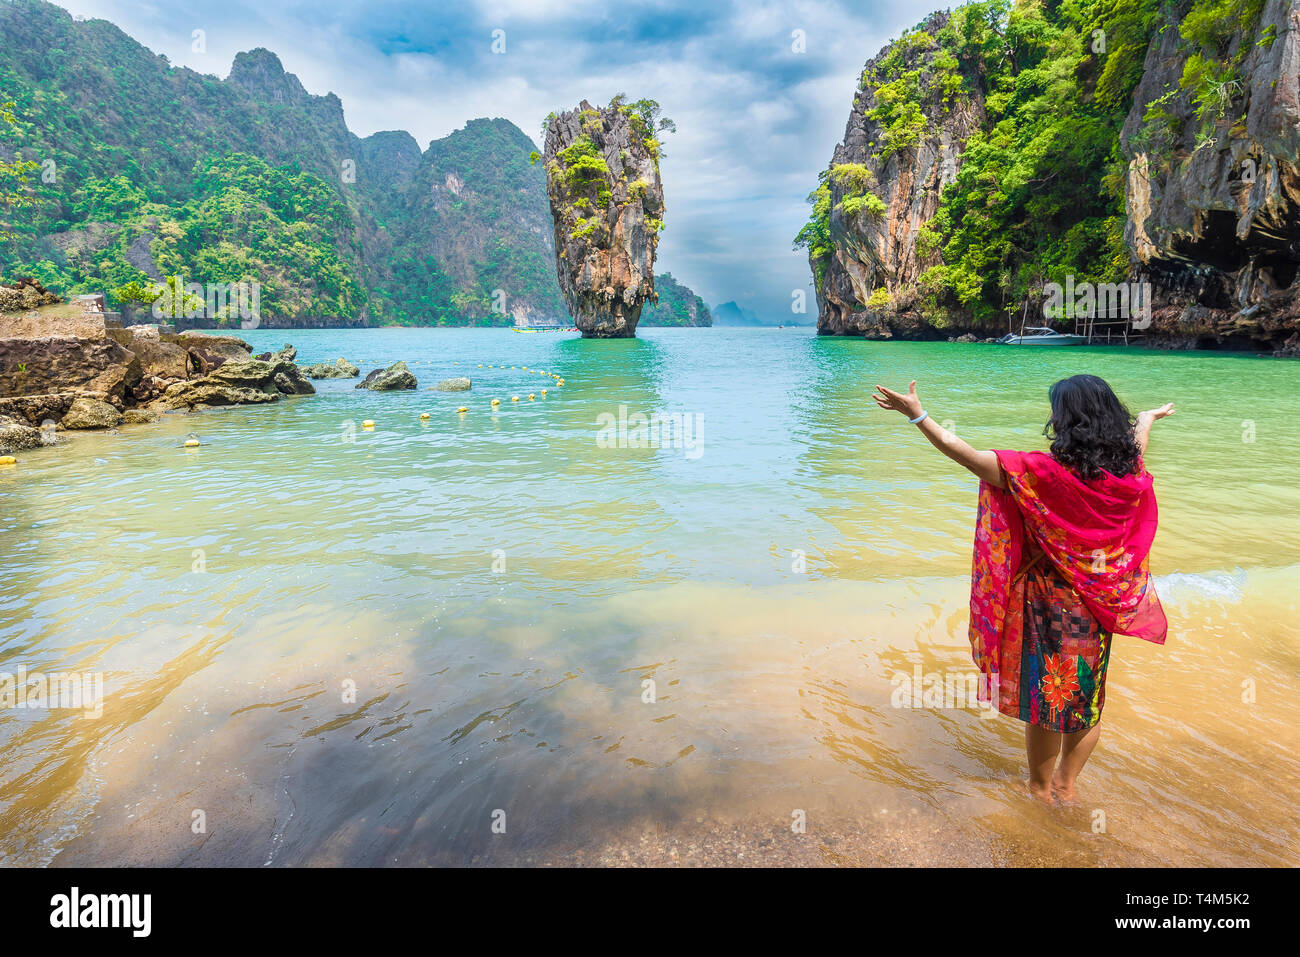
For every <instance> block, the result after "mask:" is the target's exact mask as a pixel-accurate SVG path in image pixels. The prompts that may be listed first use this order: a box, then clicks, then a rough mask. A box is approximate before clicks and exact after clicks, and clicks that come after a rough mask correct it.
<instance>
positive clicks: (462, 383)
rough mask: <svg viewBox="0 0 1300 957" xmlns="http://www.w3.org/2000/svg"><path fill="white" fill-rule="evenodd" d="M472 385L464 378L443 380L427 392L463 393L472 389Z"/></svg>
mask: <svg viewBox="0 0 1300 957" xmlns="http://www.w3.org/2000/svg"><path fill="white" fill-rule="evenodd" d="M473 386H474V383H473V382H471V381H470V380H469V379H466V378H465V377H464V376H461V377H459V378H456V379H443V380H442V381H441V382H439V383H438V384H437V385H435V386H434V387H433V388H432V389H430V390H429V391H431V392H465V391H468V390H469V389H471V388H473Z"/></svg>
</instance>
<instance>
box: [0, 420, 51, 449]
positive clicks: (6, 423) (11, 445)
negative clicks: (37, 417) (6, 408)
mask: <svg viewBox="0 0 1300 957" xmlns="http://www.w3.org/2000/svg"><path fill="white" fill-rule="evenodd" d="M41 445H42V442H41V430H40V429H34V428H32V427H31V426H30V425H27V424H25V423H23V422H20V421H19V420H18V419H13V418H10V417H9V416H6V415H0V454H9V453H11V452H24V451H26V450H27V449H36V448H40V447H41Z"/></svg>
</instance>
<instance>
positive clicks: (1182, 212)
mask: <svg viewBox="0 0 1300 957" xmlns="http://www.w3.org/2000/svg"><path fill="white" fill-rule="evenodd" d="M978 6H979V5H976V4H971V5H969V6H967V7H963V8H958V9H957V10H955V11H953V13H952V14H935V15H934V16H932V17H930V18H929V19H928V20H926V21H925V22H924V23H922V24H921V25H920V26H919V27H917V28H916V29H915V30H912V31H908V32H907V33H905V34H904V35H903V36H902V38H900V39H899V40H897V41H895V42H894V43H892V44H890V45H889V46H888V47H886V48H885V49H884V50H882V51H881V52H880V54H878V55H877V56H876V57H875V58H874V59H872V60H871V61H869V62H868V63H867V65H866V68H865V70H864V71H863V77H862V82H861V84H860V90H859V92H858V96H857V99H856V100H855V103H854V107H853V111H852V113H851V115H850V117H849V122H848V125H847V128H846V131H845V136H844V140H843V142H842V143H840V144H839V145H838V146H837V147H836V149H835V152H834V155H833V157H832V160H831V165H830V167H829V168H828V169H827V171H826V173H825V174H823V181H822V185H821V187H820V188H819V190H818V192H816V193H814V194H813V196H811V197H810V199H811V200H813V201H814V215H813V218H812V220H810V222H809V225H808V226H807V227H805V229H804V231H803V232H801V233H800V236H799V238H798V239H797V242H798V243H799V244H800V245H804V246H806V247H807V248H808V250H809V262H810V265H811V267H812V270H813V274H814V285H815V287H816V291H817V300H818V307H819V308H818V330H819V332H821V333H824V334H858V335H865V336H869V337H875V338H888V337H891V336H899V337H903V338H913V339H930V338H940V337H952V336H955V335H958V334H960V333H963V332H974V333H976V334H978V335H981V336H989V335H997V334H1000V333H1002V332H1005V331H1006V330H1007V328H1008V325H1009V324H1010V325H1012V326H1016V325H1018V324H1019V323H1020V321H1021V319H1022V317H1026V318H1028V320H1029V322H1030V324H1049V323H1048V322H1047V321H1045V320H1044V319H1043V318H1042V317H1043V311H1042V307H1043V303H1044V300H1045V284H1046V283H1048V282H1058V283H1063V282H1064V281H1065V279H1066V276H1067V275H1068V276H1072V277H1073V278H1074V279H1075V280H1076V281H1079V282H1090V283H1094V284H1095V283H1118V282H1125V281H1127V282H1140V281H1146V282H1150V284H1151V292H1152V306H1153V308H1152V311H1151V315H1150V316H1149V319H1150V325H1149V327H1147V328H1146V329H1145V334H1146V341H1147V343H1148V344H1152V345H1160V346H1169V347H1174V348H1236V349H1246V350H1251V351H1273V352H1277V353H1279V354H1289V355H1295V354H1300V287H1298V286H1297V285H1296V279H1297V268H1298V267H1300V0H1242V2H1240V3H1232V4H1228V3H1221V2H1218V0H1180V2H1177V3H1174V4H1163V5H1162V4H1156V3H1145V4H1143V3H1135V4H1132V5H1130V6H1131V8H1132V9H1131V10H1129V9H1128V8H1120V7H1116V6H1115V5H1108V4H1105V3H1100V2H1098V3H1081V4H1077V5H1074V6H1072V7H1066V6H1060V7H1056V6H1051V5H1048V6H1043V5H1038V4H1033V3H1029V2H1018V3H1016V4H1015V5H1014V11H1013V13H1012V17H1011V19H1010V20H1003V21H1001V22H998V23H995V24H990V25H989V26H991V30H990V31H988V32H986V33H984V36H985V37H990V36H991V37H992V39H991V40H985V39H981V38H980V37H981V34H980V30H982V29H983V27H982V25H980V24H978V22H977V21H975V20H972V16H973V15H974V16H980V15H982V13H975V14H972V11H975V10H976V9H977V8H978ZM1126 10H1127V12H1125V11H1126ZM1129 13H1134V14H1140V15H1134V16H1129ZM972 23H976V26H977V27H979V28H980V29H977V30H974V31H972V30H971V29H970V26H971V24H972ZM954 24H956V25H957V26H958V29H957V30H956V31H954V30H953V25H954ZM1027 27H1028V28H1027ZM1088 35H1091V36H1092V37H1093V43H1092V44H1091V48H1089V45H1088V44H1084V43H1080V42H1079V41H1078V40H1077V38H1078V37H1079V36H1088ZM1099 35H1104V37H1105V39H1104V40H1102V41H1101V42H1098V40H1097V37H1098V36H1099ZM972 37H973V38H975V39H974V40H973V41H972ZM900 104H901V105H900ZM908 110H910V111H911V113H910V114H909V113H908V112H907V111H908ZM976 142H977V143H978V149H969V148H970V147H972V146H973V145H974V144H975V143H976ZM1063 327H1065V328H1069V324H1068V323H1066V324H1065V326H1063ZM1137 328H1141V326H1138V327H1137Z"/></svg>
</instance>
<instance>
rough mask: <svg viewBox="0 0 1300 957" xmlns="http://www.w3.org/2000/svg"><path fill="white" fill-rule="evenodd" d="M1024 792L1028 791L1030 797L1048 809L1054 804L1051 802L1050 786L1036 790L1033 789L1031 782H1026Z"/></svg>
mask: <svg viewBox="0 0 1300 957" xmlns="http://www.w3.org/2000/svg"><path fill="white" fill-rule="evenodd" d="M1025 790H1026V791H1028V792H1029V794H1030V796H1031V797H1032V798H1034V799H1035V800H1036V801H1038V802H1039V803H1040V804H1046V805H1047V806H1048V807H1051V806H1052V805H1053V804H1055V802H1054V801H1053V800H1052V789H1051V787H1050V786H1049V787H1045V788H1036V787H1034V782H1033V781H1026V782H1025Z"/></svg>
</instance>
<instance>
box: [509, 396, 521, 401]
mask: <svg viewBox="0 0 1300 957" xmlns="http://www.w3.org/2000/svg"><path fill="white" fill-rule="evenodd" d="M510 401H511V402H518V401H519V396H517V395H512V396H511V397H510Z"/></svg>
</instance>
